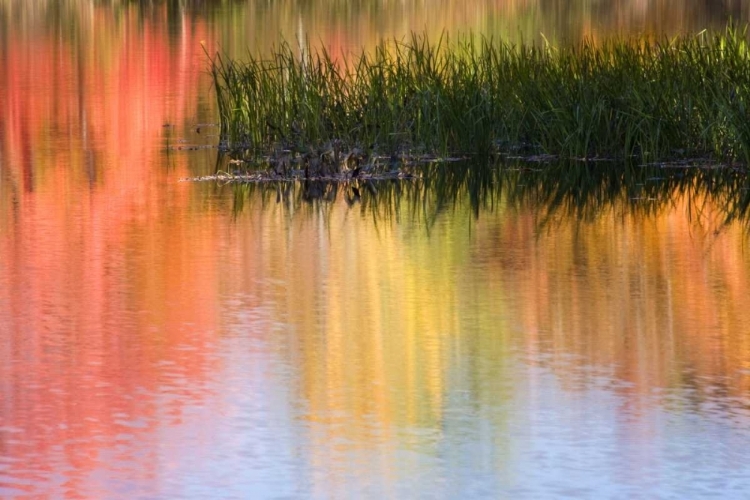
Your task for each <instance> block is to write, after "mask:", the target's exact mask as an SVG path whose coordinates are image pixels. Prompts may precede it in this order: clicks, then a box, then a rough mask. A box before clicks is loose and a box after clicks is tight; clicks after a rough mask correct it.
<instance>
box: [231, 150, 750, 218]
mask: <svg viewBox="0 0 750 500" xmlns="http://www.w3.org/2000/svg"><path fill="white" fill-rule="evenodd" d="M415 173H416V174H417V176H416V177H415V178H414V179H401V180H396V179H388V180H371V179H368V180H358V179H352V180H348V181H345V182H339V181H325V180H309V181H299V182H291V181H262V182H248V183H238V184H233V185H231V186H224V187H219V188H218V189H232V190H233V194H234V211H235V213H240V212H242V211H243V210H246V209H248V206H259V207H260V208H267V207H268V206H269V205H271V204H279V205H281V206H283V207H284V208H285V209H287V211H288V213H289V214H296V213H299V212H302V213H304V212H309V211H315V212H318V211H322V212H326V211H328V210H330V209H331V206H332V205H333V204H335V203H345V204H346V205H347V206H348V207H349V209H351V210H355V211H358V212H359V213H361V214H362V215H366V216H370V217H372V218H373V220H375V221H376V222H378V221H395V222H398V221H399V220H401V219H403V218H404V217H407V218H411V219H419V220H423V221H425V222H428V223H431V222H434V221H435V220H436V219H437V218H438V217H439V216H440V215H441V214H442V213H444V212H447V211H453V210H456V209H457V208H458V207H468V208H469V209H470V212H471V214H472V216H473V218H475V219H476V218H479V217H481V215H482V214H483V213H485V212H495V211H497V210H506V209H514V210H516V211H520V210H528V209H529V208H533V210H534V212H535V213H536V214H537V217H538V221H539V223H540V224H542V225H544V224H547V223H551V222H553V221H555V220H558V219H560V218H573V219H576V220H581V221H584V220H591V219H594V218H596V217H597V216H599V215H601V214H602V213H608V212H611V211H615V212H617V213H629V214H631V215H635V216H644V217H649V216H654V215H657V214H659V213H662V212H663V211H664V210H667V209H670V208H672V207H674V206H675V205H676V204H677V203H678V201H682V200H686V201H687V205H686V206H687V210H688V212H687V214H686V215H688V216H689V217H691V218H692V220H694V221H695V222H699V223H700V222H701V221H702V220H703V219H704V215H705V214H708V213H709V212H710V213H711V214H712V215H711V217H712V218H713V219H715V218H716V217H717V216H718V217H719V218H720V220H719V222H720V223H721V224H730V223H733V222H739V223H742V224H743V225H744V224H746V223H747V220H748V213H749V211H750V190H749V189H748V179H747V175H746V173H745V171H744V169H737V168H730V167H706V166H705V165H700V164H691V163H689V162H685V163H682V164H656V165H637V164H621V163H616V162H603V161H602V162H584V161H570V162H559V161H557V162H552V163H549V164H542V163H534V162H507V161H503V162H499V163H496V164H494V165H492V166H490V168H487V167H486V166H481V165H477V164H476V163H471V162H454V163H446V164H436V165H428V166H422V167H419V168H418V169H415ZM717 214H718V215H717ZM428 227H429V225H428Z"/></svg>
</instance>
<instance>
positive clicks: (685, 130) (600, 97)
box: [211, 24, 750, 170]
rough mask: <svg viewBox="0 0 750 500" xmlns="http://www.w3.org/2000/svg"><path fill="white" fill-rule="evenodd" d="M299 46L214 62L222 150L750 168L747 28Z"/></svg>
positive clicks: (283, 46) (255, 153)
mask: <svg viewBox="0 0 750 500" xmlns="http://www.w3.org/2000/svg"><path fill="white" fill-rule="evenodd" d="M302 54H304V55H303V56H298V55H297V53H296V51H295V50H294V48H293V47H292V46H291V45H289V44H286V43H284V44H281V45H280V46H279V47H278V49H276V50H274V51H273V52H272V53H271V54H270V55H266V56H262V55H253V54H249V55H248V59H247V60H246V61H239V60H232V59H228V58H227V57H225V56H223V55H221V54H217V55H215V56H214V57H212V58H211V73H212V76H213V80H214V84H215V88H216V96H217V99H218V108H219V113H220V123H221V147H222V148H223V149H227V150H230V151H243V154H245V155H250V156H256V157H260V156H263V155H277V156H278V155H279V152H280V151H283V152H284V154H288V155H290V157H302V156H303V155H308V158H309V157H313V156H318V157H319V156H321V155H322V154H324V152H325V151H331V153H330V154H331V156H332V157H333V156H335V158H336V161H334V162H332V163H333V165H334V168H335V169H337V170H340V169H342V168H344V169H345V168H346V165H344V164H343V163H342V162H341V161H340V158H343V157H344V156H345V155H346V154H347V152H348V151H352V150H354V149H355V148H358V149H360V150H362V151H364V152H365V153H366V154H367V155H370V154H373V153H375V154H380V155H388V154H396V153H398V154H407V155H416V154H425V153H429V154H436V155H487V154H508V155H519V156H524V155H529V154H540V153H544V154H550V155H555V156H557V157H561V158H596V157H599V158H610V159H632V158H634V159H637V160H638V161H661V160H674V159H677V158H696V157H698V158H706V159H710V160H713V161H722V162H738V161H739V162H742V163H744V164H750V56H749V55H748V32H747V26H744V27H738V26H736V25H733V24H730V25H728V26H727V27H726V29H724V30H723V31H720V32H714V33H709V32H701V33H699V34H697V35H692V36H681V37H677V38H671V39H666V38H663V39H656V40H653V39H646V38H639V39H616V40H609V41H606V42H604V43H602V44H595V43H593V42H592V41H583V42H581V43H578V44H575V45H570V46H560V47H553V46H551V45H543V46H539V45H533V44H531V45H529V44H520V45H516V44H510V43H507V42H504V41H502V40H495V39H493V38H485V37H477V36H463V37H458V38H457V39H455V40H452V39H450V38H449V37H448V36H447V35H444V36H443V37H441V38H440V39H439V40H437V41H431V40H429V39H428V37H427V36H423V35H417V34H413V35H412V36H411V37H410V38H408V39H406V40H402V41H385V42H382V43H381V44H380V45H378V46H377V47H376V48H375V50H374V51H370V52H365V51H363V52H362V53H361V54H360V55H359V56H357V57H354V58H351V59H348V60H343V61H341V60H339V61H337V60H334V58H332V57H331V55H330V54H329V53H328V52H327V51H326V50H325V48H323V49H318V50H314V49H310V48H309V47H306V48H305V50H303V51H302Z"/></svg>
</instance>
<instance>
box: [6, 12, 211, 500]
mask: <svg viewBox="0 0 750 500" xmlns="http://www.w3.org/2000/svg"><path fill="white" fill-rule="evenodd" d="M79 8H80V10H79V11H76V12H73V13H68V14H61V19H60V25H59V26H52V27H50V26H47V25H45V18H44V17H43V16H42V17H40V18H35V17H34V16H33V15H30V17H29V18H28V19H26V23H25V24H23V23H22V24H21V25H20V26H17V25H15V24H13V23H9V25H8V26H7V28H8V31H5V34H4V37H5V39H4V41H3V45H2V48H0V54H1V55H2V57H0V158H1V163H0V201H1V203H0V262H2V264H0V283H1V284H2V286H0V332H2V333H1V335H2V336H3V341H2V345H4V346H7V348H8V349H9V352H6V353H3V354H2V355H3V358H4V359H5V361H4V362H0V379H2V381H3V382H2V394H3V398H2V400H3V403H2V406H0V431H1V432H0V437H2V439H0V445H1V446H2V450H1V451H2V454H3V455H4V456H10V457H21V458H22V460H20V461H18V462H16V463H12V464H11V465H10V470H9V471H7V472H6V473H7V474H9V475H10V477H13V478H15V479H17V480H18V481H19V483H18V484H14V485H13V487H14V488H23V487H24V486H23V484H24V483H25V482H27V483H28V488H29V491H28V492H29V493H34V492H35V491H36V490H35V487H36V486H39V484H40V483H44V480H46V479H48V478H49V477H50V476H54V474H53V473H60V472H61V471H59V470H56V469H55V468H56V467H57V466H59V464H60V463H61V461H62V462H63V463H67V464H69V465H70V467H69V469H68V472H66V473H65V474H64V476H65V481H64V483H62V484H59V485H57V486H58V487H59V492H60V494H61V495H63V496H64V497H66V498H83V497H85V496H87V495H86V494H85V493H84V492H86V491H87V490H86V488H84V487H83V483H85V482H86V481H87V476H88V474H89V473H90V472H91V471H92V470H94V469H96V468H97V467H100V466H101V463H102V458H101V455H102V453H105V452H107V451H106V450H110V451H109V452H111V450H116V449H118V448H120V447H121V446H123V443H131V444H132V443H138V442H151V441H152V440H154V439H156V438H155V435H156V430H157V422H158V421H159V420H163V419H164V418H165V417H167V418H169V419H173V420H177V421H179V419H180V414H181V411H182V410H181V409H182V408H183V407H184V406H185V405H186V404H189V403H190V401H200V400H202V399H203V398H204V397H205V394H204V392H205V391H204V390H203V389H201V383H200V381H201V380H204V379H205V378H206V377H207V376H208V375H209V374H210V373H211V372H212V371H213V370H214V369H215V366H214V363H215V362H214V361H213V357H212V349H213V348H212V341H213V335H214V333H215V328H216V322H217V319H216V316H217V312H216V308H217V297H216V287H217V284H216V282H215V281H213V280H212V279H211V276H212V275H213V272H214V267H213V262H214V260H213V259H212V258H211V256H212V255H213V254H214V252H215V247H214V241H215V240H216V239H217V238H216V237H215V235H216V232H217V231H218V229H219V226H221V225H223V222H221V221H217V222H216V224H214V221H213V219H204V220H202V221H201V223H200V224H197V223H196V221H195V219H194V218H193V217H191V214H192V212H193V208H192V207H193V205H194V204H196V203H197V202H196V200H194V199H192V198H191V196H192V195H191V192H192V191H191V190H190V189H187V188H183V186H180V185H178V184H177V182H176V181H177V179H178V178H180V177H185V176H187V175H189V165H188V161H187V160H188V158H186V157H185V156H182V157H176V158H174V159H173V161H172V162H171V164H170V165H169V169H167V168H166V167H165V166H164V165H163V164H162V162H163V158H164V153H163V151H164V149H165V147H164V136H165V135H166V134H173V133H175V132H176V133H179V132H180V131H182V130H184V129H188V128H189V127H193V126H194V125H195V123H197V118H196V114H195V113H196V108H197V106H198V103H199V102H200V99H199V95H201V93H203V94H206V95H207V94H208V86H207V82H206V81H205V80H206V79H205V78H204V75H203V74H202V72H203V71H204V69H205V57H204V55H203V54H202V51H201V48H200V44H201V42H203V41H206V40H208V41H209V42H210V38H209V37H208V35H207V28H206V24H205V21H199V20H195V19H192V18H191V17H189V16H187V15H184V16H182V17H181V18H179V19H177V21H178V22H179V25H180V26H181V27H182V29H181V31H180V32H179V33H178V34H177V35H175V34H174V33H171V32H170V26H172V25H173V22H174V19H172V20H170V19H167V16H168V12H167V7H166V6H161V7H158V8H152V9H148V10H145V11H144V10H141V9H140V8H139V7H136V6H128V7H122V8H121V9H119V10H117V11H116V12H115V11H113V10H112V9H109V8H98V7H91V6H90V3H89V2H86V3H81V6H80V7H79ZM21 10H22V12H23V13H26V14H31V12H32V11H31V10H29V11H25V10H24V9H23V8H21ZM66 15H70V16H72V17H71V18H68V17H65V16H66ZM68 23H69V24H68ZM68 30H69V31H68ZM58 31H59V32H58ZM165 124H171V125H172V127H171V128H165V127H164V125H165ZM198 203H199V202H198ZM176 207H178V208H176ZM196 261H200V262H201V263H202V265H201V267H200V268H197V269H196V267H195V266H194V263H195V262H196ZM138 311H141V313H138ZM188 380H189V381H190V382H189V383H188V382H187V381H188ZM160 394H172V395H175V397H172V398H170V399H169V402H168V403H157V401H156V400H155V398H158V397H160V396H159V395H160ZM135 448H136V449H137V448H138V447H137V446H136V447H135ZM156 460H157V458H156V457H155V456H153V453H147V454H146V455H145V456H144V461H143V462H142V463H141V468H140V470H141V471H142V474H143V476H144V478H153V476H154V474H155V473H156V472H155V471H156V469H157V468H158V464H157V463H156ZM55 464H57V465H55ZM88 491H89V493H88V494H91V492H90V490H88ZM100 493H101V497H104V496H106V495H105V493H106V492H100Z"/></svg>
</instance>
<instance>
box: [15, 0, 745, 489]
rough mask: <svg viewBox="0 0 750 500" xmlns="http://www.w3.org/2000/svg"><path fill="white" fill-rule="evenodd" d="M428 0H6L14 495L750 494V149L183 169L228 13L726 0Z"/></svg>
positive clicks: (418, 13)
mask: <svg viewBox="0 0 750 500" xmlns="http://www.w3.org/2000/svg"><path fill="white" fill-rule="evenodd" d="M303 4H304V7H303ZM307 5H311V6H312V7H307ZM420 5H423V4H416V3H409V2H406V3H403V2H395V3H392V2H385V3H384V2H355V3H347V4H346V5H344V4H342V3H341V2H312V3H309V2H307V3H306V2H302V3H299V2H272V3H254V2H173V1H165V2H148V3H143V2H141V3H136V2H93V3H92V2H89V1H83V0H81V1H76V0H67V1H65V2H45V1H29V2H17V1H16V2H14V1H12V0H0V497H3V498H14V497H21V498H23V497H24V496H26V497H52V498H216V497H224V498H226V497H235V498H246V497H249V496H253V497H260V498H263V497H279V496H281V497H283V496H290V497H320V498H336V497H361V496H373V497H376V496H377V497H383V496H390V497H396V498H400V497H413V496H420V495H421V496H424V497H426V498H440V497H445V498H457V497H463V496H487V497H497V496H509V497H513V498H522V497H526V498H540V497H545V496H546V497H562V496H575V497H581V496H583V497H586V496H589V497H618V496H619V497H634V496H648V497H658V496H670V495H671V496H676V497H684V496H686V495H688V494H692V495H702V494H704V493H705V494H709V493H710V494H719V495H722V496H725V497H731V496H735V497H738V496H739V497H743V496H747V495H746V494H747V492H748V491H750V484H748V477H747V474H746V470H745V467H746V466H745V464H746V463H747V460H746V456H747V450H748V449H750V415H748V408H749V406H748V405H750V400H748V390H749V389H750V387H748V384H749V383H750V341H749V340H748V338H747V335H745V332H747V331H748V330H749V329H750V303H748V297H750V290H748V283H750V279H749V278H750V276H749V273H750V256H748V253H747V248H746V247H747V245H746V242H747V231H746V225H745V224H746V223H745V221H746V218H745V217H746V205H747V201H746V200H747V194H746V193H747V191H746V190H745V189H744V187H743V182H744V181H742V179H741V177H739V176H738V177H736V178H735V177H731V176H721V175H716V176H714V174H712V173H711V172H709V171H701V170H693V169H682V170H664V169H661V170H659V169H654V170H653V171H645V170H644V171H641V170H637V169H635V168H634V169H633V170H632V171H630V170H628V171H627V175H628V176H630V178H628V179H625V180H627V181H628V182H624V179H623V178H621V177H618V176H617V175H612V174H611V171H608V170H607V169H606V168H600V166H597V165H590V166H588V167H582V166H581V165H578V166H573V167H571V166H569V165H568V166H559V167H557V166H555V165H550V166H548V167H547V168H546V169H545V170H543V171H540V172H536V171H534V170H533V169H531V170H529V169H528V168H524V169H523V170H521V169H518V170H513V171H507V169H506V171H505V173H503V174H502V175H500V174H499V173H498V171H495V170H492V169H485V170H479V171H477V170H473V169H465V168H462V167H461V166H460V165H456V164H451V165H448V166H446V167H445V172H444V175H433V176H427V177H425V179H424V180H422V181H409V182H401V183H393V182H390V183H387V182H384V183H373V184H372V185H368V184H365V183H350V184H341V185H337V186H326V185H309V186H307V187H305V186H302V185H296V184H294V185H293V184H281V185H273V184H264V185H243V186H218V185H214V184H200V183H179V182H178V180H179V179H180V178H183V177H192V176H195V175H199V174H201V173H206V172H210V171H211V170H212V169H213V168H214V165H215V164H216V163H215V160H216V158H215V151H212V150H203V149H201V150H196V151H192V150H190V151H182V152H178V151H175V149H174V148H168V147H167V146H173V145H175V144H177V145H183V144H184V145H193V144H199V145H201V144H212V143H213V142H212V141H215V138H211V137H208V138H207V137H205V135H206V134H205V129H201V131H200V132H199V131H198V129H197V127H196V125H197V124H198V123H206V122H212V121H215V113H214V111H213V107H212V106H213V104H212V100H211V99H212V97H211V94H210V89H209V79H208V77H207V75H206V74H205V73H202V72H203V71H204V70H205V67H206V66H205V54H204V53H203V51H202V49H201V43H202V42H203V43H205V45H206V46H209V47H210V46H214V45H216V44H221V45H222V46H224V47H226V48H227V50H228V51H230V52H231V51H235V52H241V51H244V50H245V47H246V45H247V44H248V43H252V38H254V37H257V38H258V39H259V40H260V41H261V42H260V43H271V42H272V41H273V40H272V39H274V38H275V37H276V35H277V34H278V30H279V29H280V30H281V31H282V32H283V33H284V34H285V35H287V36H288V37H291V36H293V35H296V34H297V33H302V34H306V35H311V34H312V36H314V37H317V36H320V38H321V40H322V41H323V42H324V43H326V44H328V45H329V46H331V47H336V46H338V47H351V46H354V47H359V46H361V45H367V44H370V43H372V42H374V41H375V39H376V38H378V37H379V36H381V35H383V34H386V35H387V34H397V35H398V34H400V33H403V32H405V31H406V30H408V29H411V28H414V27H417V28H418V27H421V26H425V25H427V24H428V23H429V29H432V28H433V26H435V29H436V30H438V31H439V30H441V29H442V27H443V26H447V27H448V28H452V27H456V28H461V29H464V28H473V29H476V30H480V31H482V30H487V31H486V33H496V32H502V31H500V29H499V28H498V29H497V31H496V30H495V29H496V26H499V24H498V23H501V24H502V25H503V26H511V31H512V32H514V33H515V30H516V27H517V26H520V27H521V29H522V30H524V31H526V32H528V33H536V32H538V31H544V32H545V33H546V34H547V35H549V34H550V33H557V34H559V36H560V37H568V36H569V37H571V38H575V37H577V36H580V34H582V33H594V34H596V33H597V32H603V31H597V30H605V29H606V30H609V29H612V30H620V29H621V30H629V29H631V28H633V29H651V28H650V26H652V25H651V24H649V23H659V22H664V23H666V24H664V26H666V29H667V30H670V31H672V30H678V29H698V28H702V27H703V26H704V25H705V24H708V23H711V22H714V20H719V19H722V20H723V18H724V17H725V15H726V14H727V10H725V9H720V10H718V11H717V10H713V9H708V8H697V7H696V4H695V3H693V2H681V3H680V2H678V3H674V2H670V3H669V4H667V3H666V2H645V3H644V2H619V3H608V4H607V5H604V4H602V5H601V6H599V7H597V8H595V9H591V8H590V5H589V4H587V3H565V4H563V3H555V2H552V3H549V2H542V3H539V2H534V1H531V2H501V3H497V2H489V3H482V2H474V3H471V2H469V3H467V2H437V3H429V8H423V7H420ZM587 6H588V7H587ZM667 8H669V9H670V11H669V12H670V14H669V15H666V14H663V13H665V12H667V10H666V9H667ZM745 8H746V7H745V4H744V3H743V2H735V3H733V4H732V7H731V9H737V10H738V11H739V14H738V15H737V16H736V17H737V18H741V19H744V17H743V16H745V14H744V9H745ZM587 9H588V10H587ZM680 9H681V10H680ZM731 9H729V10H731ZM709 10H710V12H712V14H711V15H707V17H703V18H701V17H693V16H694V15H695V16H700V15H703V14H702V13H706V12H708V11H709ZM300 12H302V13H303V14H302V15H301V14H300ZM394 12H395V14H394ZM578 12H581V13H582V14H581V15H580V16H578V17H576V16H577V15H578V14H577V13H578ZM584 12H585V14H583V13H584ZM660 12H661V13H662V15H660V14H659V13H660ZM675 12H686V13H687V14H685V15H675V14H674V13H675ZM696 13H697V14H696ZM306 16H309V17H306ZM647 19H648V20H647ZM454 22H455V24H453V23H454ZM721 22H723V21H721ZM433 23H434V24H433ZM441 23H442V25H441ZM449 23H450V24H449ZM503 23H504V24H503ZM668 23H676V24H675V25H670V24H668ZM300 26H301V28H300ZM653 26H654V29H656V24H653ZM345 28H346V29H345ZM548 28H549V29H548ZM532 36H533V35H532ZM336 43H338V45H335V44H336ZM165 125H166V126H165ZM574 167H575V169H577V170H571V174H570V177H569V178H570V179H575V181H576V183H575V184H571V185H566V184H564V183H554V182H550V179H548V178H545V176H546V175H548V174H550V175H551V174H555V170H554V169H555V168H567V169H572V168H574ZM647 170H648V169H647ZM563 178H565V177H563ZM633 178H635V179H637V182H633V181H632V179H633ZM722 182H724V183H725V184H723V185H722V184H721V183H722ZM708 184H711V185H712V186H713V189H708V190H706V189H701V186H704V185H708ZM355 187H356V188H357V191H358V193H359V197H358V198H359V199H357V197H356V196H355V193H354V191H353V188H355ZM277 200H278V202H277ZM726 221H728V223H726V224H725V222H726ZM716 229H719V231H718V232H717V231H716Z"/></svg>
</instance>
